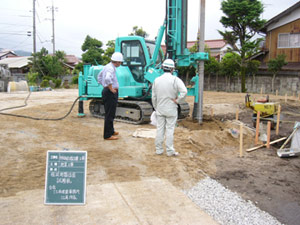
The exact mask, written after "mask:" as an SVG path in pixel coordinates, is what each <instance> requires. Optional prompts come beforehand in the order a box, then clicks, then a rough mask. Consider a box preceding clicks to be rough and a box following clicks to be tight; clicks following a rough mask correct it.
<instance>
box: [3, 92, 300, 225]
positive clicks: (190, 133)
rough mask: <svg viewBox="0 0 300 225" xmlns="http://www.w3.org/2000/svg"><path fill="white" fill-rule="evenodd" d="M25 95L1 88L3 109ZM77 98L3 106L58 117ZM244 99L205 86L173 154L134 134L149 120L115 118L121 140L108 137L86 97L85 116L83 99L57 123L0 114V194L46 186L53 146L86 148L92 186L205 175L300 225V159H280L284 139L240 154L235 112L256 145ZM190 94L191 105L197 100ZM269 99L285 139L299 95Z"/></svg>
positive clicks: (54, 96)
mask: <svg viewBox="0 0 300 225" xmlns="http://www.w3.org/2000/svg"><path fill="white" fill-rule="evenodd" d="M260 96H261V95H259V94H253V97H256V98H258V97H260ZM26 97H27V93H16V94H15V93H13V94H8V93H0V110H1V109H3V108H7V107H12V106H18V105H22V104H23V102H24V100H25V98H26ZM76 97H77V90H75V89H72V90H56V91H45V92H34V93H32V94H31V96H30V97H29V100H28V105H27V106H26V107H24V108H20V109H16V110H14V111H12V110H10V111H5V112H10V113H15V114H19V115H27V116H31V117H39V118H59V117H62V116H63V115H65V114H66V113H67V112H68V111H69V109H70V107H71V105H72V103H73V101H74V100H75V99H76ZM244 97H245V94H241V93H224V92H204V106H203V113H204V119H203V123H202V124H198V123H197V122H195V121H193V120H192V119H191V117H189V118H187V119H185V120H182V121H179V122H178V126H177V127H176V130H175V139H174V145H175V148H176V150H177V151H178V152H179V153H180V156H179V157H173V158H170V157H167V156H166V155H163V156H157V155H155V154H154V153H155V149H154V139H152V138H136V137H133V136H132V134H133V133H134V131H136V130H137V129H138V128H148V129H154V127H153V126H152V125H150V124H145V125H131V124H126V123H119V122H116V123H115V129H116V130H117V131H119V132H120V139H119V140H117V141H104V140H103V137H102V135H103V123H104V121H103V120H101V119H97V118H94V117H92V116H91V115H90V114H89V112H88V102H85V103H84V105H85V113H86V116H85V117H83V118H79V117H77V109H78V105H77V103H76V105H75V107H74V109H73V110H72V112H71V114H70V115H69V116H68V117H67V118H65V119H63V120H58V121H44V120H32V119H26V118H21V117H12V116H4V115H0V141H1V145H0V153H1V157H0V177H1V179H0V197H2V198H3V197H9V196H16V197H17V195H16V194H17V193H18V192H21V191H25V190H34V189H44V185H45V169H46V152H47V150H63V149H68V150H83V151H88V162H87V165H88V169H87V185H89V184H104V183H110V182H122V181H136V180H140V179H141V178H147V177H158V178H164V179H167V180H169V181H170V182H171V183H172V184H173V185H174V186H176V187H178V188H179V189H188V188H191V187H192V186H193V185H195V184H196V183H197V182H198V181H199V180H201V179H202V178H203V177H204V176H205V174H206V175H209V176H210V177H211V178H214V179H216V180H217V181H219V182H220V183H222V184H223V185H224V186H226V187H228V188H229V189H230V190H232V191H234V192H237V193H239V194H240V195H241V196H242V197H243V198H244V199H246V200H248V199H249V200H251V201H253V202H254V203H255V204H256V205H257V206H258V207H259V208H260V209H262V210H264V211H266V212H268V213H270V214H271V215H272V216H274V217H276V218H277V219H278V220H279V221H280V222H282V223H285V224H291V225H294V224H299V221H300V157H295V158H284V159H283V158H279V157H278V156H277V154H276V150H277V149H278V148H280V146H281V145H282V143H283V142H280V143H278V144H274V145H272V146H271V148H270V149H266V148H260V149H258V150H256V151H253V152H245V153H244V157H239V138H235V137H233V136H232V135H231V132H229V131H230V129H239V123H238V122H237V121H235V118H236V111H237V110H239V120H240V121H242V122H243V123H244V124H246V125H247V126H246V127H245V128H244V139H243V148H244V150H246V149H248V148H250V147H253V146H254V136H255V133H254V132H255V131H254V129H253V127H252V121H251V117H252V111H251V110H250V109H247V108H245V106H244ZM187 100H188V102H189V103H190V105H191V107H193V99H192V98H191V97H188V99H187ZM270 100H271V101H276V102H280V104H281V106H282V116H283V119H282V123H281V125H280V130H279V135H277V136H276V135H275V131H274V130H272V134H271V140H276V139H278V138H280V137H287V136H289V135H290V134H291V132H292V131H293V126H294V122H295V121H300V113H299V109H300V101H299V100H298V99H297V98H295V97H292V96H290V97H288V99H287V101H286V100H285V97H283V96H281V97H280V96H273V95H271V96H270ZM16 210H17V206H16Z"/></svg>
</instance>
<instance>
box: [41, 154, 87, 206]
mask: <svg viewBox="0 0 300 225" xmlns="http://www.w3.org/2000/svg"><path fill="white" fill-rule="evenodd" d="M86 161H87V152H86V151H48V152H47V165H46V179H45V180H46V181H45V204H49V205H84V204H85V195H86V167H87V165H86Z"/></svg>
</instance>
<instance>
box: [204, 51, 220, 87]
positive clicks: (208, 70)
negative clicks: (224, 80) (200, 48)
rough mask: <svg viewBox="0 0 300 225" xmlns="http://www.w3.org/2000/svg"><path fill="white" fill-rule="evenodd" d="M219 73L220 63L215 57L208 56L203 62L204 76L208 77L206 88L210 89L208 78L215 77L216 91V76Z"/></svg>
mask: <svg viewBox="0 0 300 225" xmlns="http://www.w3.org/2000/svg"><path fill="white" fill-rule="evenodd" d="M219 71H220V63H219V62H218V61H217V60H216V58H215V57H212V56H209V60H208V61H205V62H204V75H205V76H206V75H208V88H209V89H210V76H211V75H216V89H218V86H217V83H218V75H219Z"/></svg>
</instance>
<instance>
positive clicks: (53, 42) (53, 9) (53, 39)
mask: <svg viewBox="0 0 300 225" xmlns="http://www.w3.org/2000/svg"><path fill="white" fill-rule="evenodd" d="M49 8H50V9H51V12H52V46H53V55H55V32H54V11H55V10H57V8H54V4H53V0H52V7H49Z"/></svg>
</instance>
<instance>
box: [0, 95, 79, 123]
mask: <svg viewBox="0 0 300 225" xmlns="http://www.w3.org/2000/svg"><path fill="white" fill-rule="evenodd" d="M30 94H31V92H29V95H28V96H27V98H26V99H25V104H24V105H22V106H15V107H10V108H5V109H1V110H0V115H4V116H14V117H21V118H25V119H32V120H46V121H57V120H63V119H65V118H66V117H67V116H69V115H70V113H71V112H72V110H73V108H74V106H75V103H76V102H77V101H78V100H79V99H80V98H81V97H82V96H79V97H77V98H76V99H75V101H74V102H73V104H72V106H71V108H70V110H69V112H68V113H67V114H66V115H64V116H63V117H59V118H37V117H32V116H24V115H18V114H13V113H4V112H2V111H5V110H9V109H16V108H21V107H25V106H27V100H28V98H29V96H30Z"/></svg>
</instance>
